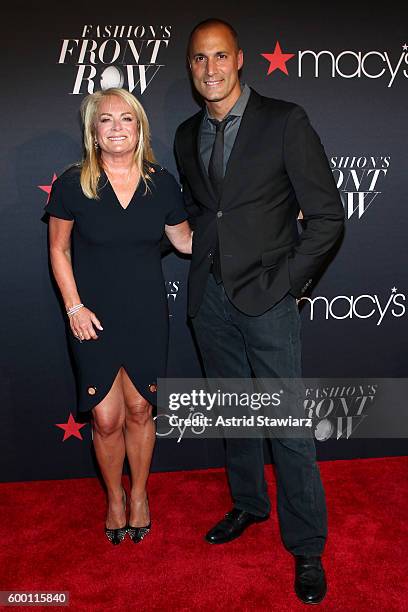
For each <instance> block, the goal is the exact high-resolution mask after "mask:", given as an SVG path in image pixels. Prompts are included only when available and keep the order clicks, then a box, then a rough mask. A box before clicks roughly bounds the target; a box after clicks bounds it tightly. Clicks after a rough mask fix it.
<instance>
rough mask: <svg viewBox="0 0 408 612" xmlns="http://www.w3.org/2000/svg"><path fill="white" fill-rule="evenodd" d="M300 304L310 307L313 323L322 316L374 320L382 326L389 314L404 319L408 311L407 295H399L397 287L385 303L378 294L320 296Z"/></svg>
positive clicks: (326, 317)
mask: <svg viewBox="0 0 408 612" xmlns="http://www.w3.org/2000/svg"><path fill="white" fill-rule="evenodd" d="M300 302H301V303H303V304H304V308H307V307H308V306H309V308H310V315H309V318H310V320H311V321H313V320H314V319H315V318H320V317H322V316H324V318H325V319H353V318H357V319H370V318H374V319H375V320H376V325H381V323H382V322H383V320H384V317H385V316H386V314H387V313H388V314H389V316H392V317H403V316H404V314H405V311H406V308H405V304H404V302H405V295H404V294H403V293H397V288H396V287H393V288H392V289H391V294H390V296H389V297H388V299H387V301H386V302H385V303H384V301H383V300H381V299H380V298H379V297H378V295H377V294H375V295H368V294H362V295H358V296H354V295H337V296H336V297H334V298H332V299H328V298H327V297H325V296H323V295H318V296H316V297H314V298H310V297H302V298H300Z"/></svg>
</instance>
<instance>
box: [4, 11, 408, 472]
mask: <svg viewBox="0 0 408 612" xmlns="http://www.w3.org/2000/svg"><path fill="white" fill-rule="evenodd" d="M214 15H215V16H219V17H221V18H224V19H227V20H229V21H231V22H232V23H233V24H234V25H235V27H236V29H237V30H238V32H239V34H240V41H241V45H242V47H243V49H244V51H245V65H244V70H243V73H242V80H243V81H244V82H247V83H248V84H249V85H251V86H252V87H254V88H255V89H256V90H257V91H258V92H259V93H261V94H264V95H267V96H271V97H277V98H284V99H287V100H291V101H295V102H297V103H299V104H301V105H302V106H304V107H305V109H306V111H307V112H308V114H309V117H310V119H311V121H312V124H313V125H314V127H315V128H316V130H317V131H318V133H319V135H320V136H321V139H322V141H323V144H324V146H325V149H326V153H327V156H328V158H329V160H330V164H331V167H332V170H333V173H334V176H335V178H336V181H337V183H338V188H339V190H340V193H341V196H342V199H343V203H344V206H345V209H346V214H347V224H346V235H345V238H344V241H343V244H342V246H341V248H340V250H339V252H338V254H337V256H336V258H335V259H334V261H333V262H332V263H331V264H330V266H329V268H328V269H327V270H326V272H325V274H324V275H323V277H322V278H321V280H320V282H319V283H318V285H317V286H316V287H315V288H314V290H313V293H312V295H311V299H306V300H303V302H304V303H303V307H302V319H303V362H304V374H305V376H313V377H330V378H336V377H349V378H357V379H358V378H364V377H404V376H407V358H406V354H407V351H406V339H407V315H406V292H407V272H406V264H407V260H406V227H407V222H408V208H407V206H406V191H407V183H408V179H407V170H406V142H407V139H408V129H407V121H406V104H407V102H406V101H407V90H408V88H407V83H408V81H407V78H408V46H407V43H408V39H407V37H406V29H405V23H406V20H404V19H403V18H402V15H401V14H400V13H399V14H398V15H397V14H396V15H395V17H387V16H385V15H384V14H383V12H380V11H378V12H375V11H374V9H372V10H371V12H370V13H368V12H367V9H366V8H363V6H362V5H361V4H357V5H354V6H353V8H352V10H349V9H348V8H347V6H346V5H343V4H341V5H336V7H335V8H332V9H331V12H330V14H329V13H328V9H327V3H321V4H320V3H315V4H314V5H313V6H310V5H309V4H308V5H307V7H305V6H304V3H302V2H300V1H298V0H294V1H293V2H291V3H290V5H288V4H287V3H284V4H282V3H269V2H266V1H264V2H260V1H259V0H253V1H252V2H251V3H250V4H249V3H245V4H240V3H239V2H233V3H230V4H228V3H224V4H223V8H222V9H219V4H218V3H211V2H207V3H205V5H200V4H199V5H196V4H194V5H193V4H192V3H188V2H186V1H184V2H172V3H166V2H161V1H159V2H156V3H154V6H147V4H145V3H143V4H141V3H139V4H135V3H134V2H127V1H124V2H122V3H121V5H120V7H119V6H118V8H117V9H116V8H114V7H111V8H110V9H109V10H107V9H104V8H102V7H101V4H100V3H97V2H94V1H93V0H89V1H88V2H87V3H84V4H83V5H82V6H80V5H77V6H75V5H74V4H72V3H70V4H69V6H68V5H64V6H62V7H61V6H59V7H58V9H57V8H56V6H55V4H54V3H48V2H42V3H41V5H38V4H37V3H36V4H35V6H33V7H30V6H28V7H27V3H25V4H24V5H22V4H21V5H20V4H19V3H13V6H12V7H9V8H8V10H7V12H3V23H4V28H3V36H2V37H3V41H4V42H5V43H6V50H5V53H4V54H3V66H2V67H3V73H4V76H3V85H4V87H3V92H5V93H3V121H2V139H1V145H0V148H1V162H2V163H1V187H2V198H1V217H2V221H1V227H2V229H3V237H2V240H1V243H0V249H1V251H2V253H1V255H2V258H1V261H2V289H3V291H2V298H1V310H2V314H1V317H0V320H1V347H2V351H1V355H2V356H1V391H0V393H1V411H0V425H1V436H2V443H1V444H2V446H1V448H2V453H1V455H2V464H1V467H0V478H1V479H3V480H30V479H42V478H64V477H77V476H87V475H92V474H94V462H93V457H92V452H91V450H90V447H91V444H90V441H91V432H90V426H89V424H87V423H86V424H83V423H79V419H78V417H77V415H76V401H75V382H74V377H73V373H72V367H71V362H70V357H69V353H68V348H67V342H66V328H65V318H64V314H63V312H62V310H61V306H60V303H59V300H58V297H57V293H56V291H55V287H54V285H53V282H52V280H51V276H50V270H49V263H48V254H47V226H46V224H45V223H44V222H42V221H41V217H42V213H43V207H44V205H45V204H46V201H47V197H48V193H49V190H50V186H51V184H52V181H53V179H54V178H55V176H58V175H59V174H60V173H61V172H62V171H63V169H64V168H65V167H66V166H67V165H68V164H70V163H71V162H73V161H75V160H77V159H79V158H80V155H81V132H80V124H79V114H78V110H79V106H80V103H81V100H82V99H83V96H84V95H85V94H86V93H88V92H91V91H93V89H95V90H96V89H100V88H101V87H102V88H105V87H108V86H117V85H120V84H122V83H123V86H124V87H126V88H128V89H130V90H133V93H135V94H136V95H137V96H138V98H139V99H140V100H141V101H142V103H143V105H144V107H145V109H146V111H147V113H148V116H149V119H150V122H151V127H152V133H153V146H154V150H155V152H156V156H157V158H158V160H159V161H160V163H161V164H162V165H164V166H165V167H167V168H168V169H169V170H170V171H172V172H174V173H176V168H175V162H174V158H173V154H172V145H173V137H174V133H175V130H176V128H177V126H178V125H179V123H181V122H182V121H183V120H184V119H185V118H187V117H188V116H190V115H191V114H193V113H195V112H196V110H197V103H196V102H195V100H194V98H193V96H192V92H191V86H190V81H189V77H188V73H187V70H186V65H185V59H184V57H185V47H186V41H187V37H188V34H189V32H190V30H191V28H192V26H193V25H194V24H195V23H196V22H197V21H199V20H201V19H204V18H207V17H209V16H214ZM188 265H189V263H188V259H183V258H181V257H178V256H176V255H170V256H168V257H166V258H165V260H164V262H163V266H164V271H165V277H166V283H167V288H168V297H169V306H170V313H171V346H170V367H169V375H170V376H183V377H189V376H191V377H194V376H199V375H200V366H199V361H198V357H197V353H196V350H195V347H194V343H193V340H192V336H191V333H190V329H189V327H188V325H187V322H186V278H187V272H188ZM136 289H137V290H138V291H143V287H137V288H136ZM70 415H72V418H71V420H70ZM76 423H77V424H76ZM60 425H62V426H63V427H60ZM80 425H82V426H80ZM64 436H65V440H64ZM336 437H337V436H336V433H334V434H333V436H332V437H331V438H329V439H327V440H325V441H323V442H318V454H319V457H320V458H321V459H328V458H341V457H357V456H370V455H371V456H375V455H387V454H390V455H391V454H406V443H405V441H403V440H398V439H394V440H380V439H378V440H361V439H358V438H353V436H351V437H350V438H349V439H346V438H347V437H346V435H345V434H344V435H343V434H342V435H340V439H339V440H336ZM221 464H222V444H221V443H220V442H216V441H205V440H183V441H182V442H181V443H177V442H176V440H173V439H172V440H166V439H160V440H158V444H157V446H156V451H155V456H154V462H153V469H154V470H174V469H180V468H187V469H188V468H195V467H207V466H215V465H221Z"/></svg>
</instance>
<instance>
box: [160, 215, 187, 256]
mask: <svg viewBox="0 0 408 612" xmlns="http://www.w3.org/2000/svg"><path fill="white" fill-rule="evenodd" d="M164 229H165V232H166V236H167V238H168V239H169V240H170V242H171V244H172V245H173V246H174V247H175V248H176V249H177V250H178V251H180V253H184V254H185V255H191V253H192V242H193V232H192V231H191V227H190V225H189V223H188V221H183V222H182V223H178V224H177V225H166V226H165V228H164Z"/></svg>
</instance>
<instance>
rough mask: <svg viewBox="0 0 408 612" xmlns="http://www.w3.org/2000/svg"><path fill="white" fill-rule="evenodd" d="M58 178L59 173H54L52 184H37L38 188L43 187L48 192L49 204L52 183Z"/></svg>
mask: <svg viewBox="0 0 408 612" xmlns="http://www.w3.org/2000/svg"><path fill="white" fill-rule="evenodd" d="M56 178H58V177H57V175H56V174H55V172H54V174H53V175H52V180H51V184H50V185H37V187H38V189H42V191H45V193H47V194H48V198H47V204H48V200H49V199H50V193H51V188H52V184H53V182H54V181H55V179H56Z"/></svg>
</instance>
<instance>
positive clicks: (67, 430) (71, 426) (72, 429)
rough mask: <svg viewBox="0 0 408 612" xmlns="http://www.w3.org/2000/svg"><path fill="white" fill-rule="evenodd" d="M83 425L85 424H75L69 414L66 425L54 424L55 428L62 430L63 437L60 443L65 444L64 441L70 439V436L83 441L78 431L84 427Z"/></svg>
mask: <svg viewBox="0 0 408 612" xmlns="http://www.w3.org/2000/svg"><path fill="white" fill-rule="evenodd" d="M85 425H86V423H76V422H75V419H74V417H73V416H72V414H71V413H69V419H68V422H67V423H56V424H55V427H60V428H61V429H63V430H64V437H63V438H62V441H63V442H65V440H68V438H70V437H71V436H75V437H76V438H79V439H80V440H83V437H82V436H81V434H80V432H79V430H80V429H81V428H82V427H85Z"/></svg>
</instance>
